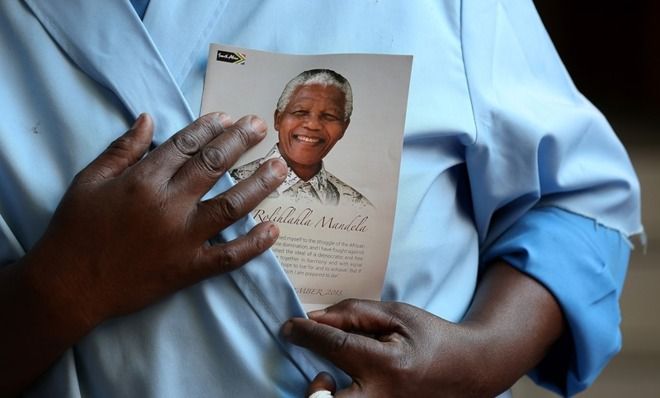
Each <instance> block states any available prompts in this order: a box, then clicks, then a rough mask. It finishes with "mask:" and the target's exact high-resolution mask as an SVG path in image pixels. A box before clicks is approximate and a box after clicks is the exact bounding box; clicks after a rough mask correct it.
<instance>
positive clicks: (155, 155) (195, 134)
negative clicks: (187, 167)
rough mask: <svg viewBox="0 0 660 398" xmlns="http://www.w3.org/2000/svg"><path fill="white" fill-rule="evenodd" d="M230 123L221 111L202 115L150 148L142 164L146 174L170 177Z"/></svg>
mask: <svg viewBox="0 0 660 398" xmlns="http://www.w3.org/2000/svg"><path fill="white" fill-rule="evenodd" d="M230 125H231V119H230V118H229V116H228V115H226V114H224V113H220V112H214V113H209V114H207V115H204V116H202V117H200V118H199V119H197V120H195V121H194V122H192V123H191V124H189V125H188V126H186V127H184V128H183V129H182V130H180V131H179V132H177V133H176V134H174V135H173V136H172V137H170V138H169V139H168V140H167V141H165V142H164V143H162V144H161V145H159V146H158V147H157V148H156V149H154V150H153V151H151V153H149V155H148V156H147V157H146V158H145V162H143V165H142V167H144V168H146V171H147V172H148V173H149V174H155V175H158V176H160V177H162V178H170V177H171V176H173V175H174V173H176V171H177V170H179V168H180V167H181V165H183V164H184V163H185V162H186V161H187V160H188V159H190V158H191V157H192V156H194V155H195V154H196V153H197V152H199V151H200V150H201V149H202V148H203V147H204V145H206V144H207V143H209V142H210V141H211V140H213V139H214V138H215V137H217V136H218V135H219V134H220V133H222V132H223V131H224V129H225V127H229V126H230Z"/></svg>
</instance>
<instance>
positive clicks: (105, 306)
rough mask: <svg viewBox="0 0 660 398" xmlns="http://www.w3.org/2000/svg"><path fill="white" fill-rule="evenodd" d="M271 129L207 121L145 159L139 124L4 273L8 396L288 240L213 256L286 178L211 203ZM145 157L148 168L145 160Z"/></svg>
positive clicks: (267, 238)
mask: <svg viewBox="0 0 660 398" xmlns="http://www.w3.org/2000/svg"><path fill="white" fill-rule="evenodd" d="M265 134H266V125H265V124H264V122H263V121H262V120H261V119H259V118H257V117H255V116H248V117H244V118H242V119H240V120H238V121H237V122H236V123H232V121H231V120H230V119H229V118H228V116H226V115H223V114H219V113H215V114H209V115H206V116H203V117H201V118H200V119H198V120H197V121H195V122H194V123H192V124H191V125H189V126H187V127H186V128H184V129H183V130H181V131H180V132H178V133H177V134H175V135H174V136H173V137H172V138H171V139H170V140H168V141H167V142H165V143H163V144H162V145H160V146H159V147H157V148H156V149H155V150H153V151H151V152H150V153H149V154H147V155H146V156H144V154H145V153H146V152H147V150H148V148H149V145H150V144H151V140H152V135H153V122H152V120H151V119H150V117H149V116H146V115H142V116H141V117H140V118H139V119H138V120H137V121H136V123H135V125H134V126H133V127H132V128H131V129H130V130H129V131H128V132H126V134H124V135H123V136H122V137H120V138H119V139H117V140H116V141H115V142H114V143H112V144H111V145H110V146H109V147H108V149H107V150H106V151H105V152H104V153H102V154H101V155H100V156H99V157H98V158H97V159H96V160H94V161H93V162H92V163H91V164H90V165H89V166H88V167H86V168H85V169H84V170H82V171H81V172H80V173H79V174H78V175H77V176H76V177H75V179H74V181H73V183H72V184H71V186H70V187H69V189H68V190H67V192H66V194H65V195H64V197H63V198H62V201H61V202H60V204H59V206H58V208H57V210H56V211H55V214H54V215H53V218H52V220H51V222H50V224H49V226H48V228H47V230H46V232H45V233H44V235H43V237H42V238H41V240H40V241H39V242H38V243H37V244H36V245H35V246H34V247H33V248H32V249H31V250H30V251H29V252H28V253H27V254H26V255H25V256H24V257H23V258H21V259H20V260H19V261H18V262H17V263H15V264H12V265H10V266H8V267H4V268H3V269H2V270H0V319H2V320H3V326H2V327H1V328H0V375H2V376H1V377H0V396H2V397H5V396H14V395H17V394H18V393H19V392H20V391H21V390H23V389H24V388H25V387H27V386H28V385H29V384H30V383H31V382H32V381H34V380H35V379H36V378H37V377H38V376H39V375H40V374H41V373H42V372H44V371H45V370H46V369H47V368H48V367H49V366H50V365H51V364H52V363H53V362H54V361H55V360H56V359H57V358H58V357H59V356H60V355H61V354H62V353H63V352H64V351H65V350H66V349H67V348H69V347H71V346H72V345H73V344H75V343H76V342H77V341H78V340H79V339H80V338H82V337H83V336H85V335H86V334H88V333H89V332H90V331H91V330H92V329H94V327H96V326H97V325H99V324H100V323H101V322H103V321H104V320H106V319H109V318H113V317H117V316H120V315H124V314H128V313H131V312H135V311H138V310H140V309H141V308H144V307H146V306H147V305H149V304H151V303H154V302H155V301H157V300H159V299H161V298H163V297H165V296H167V295H169V294H172V293H174V292H176V291H177V290H180V289H183V288H185V287H187V286H190V285H192V284H194V283H196V282H199V281H201V280H203V279H205V278H209V277H211V276H214V275H218V274H221V273H224V272H228V271H231V270H234V269H236V268H238V267H240V266H241V265H243V264H244V263H246V262H247V261H248V260H250V259H251V258H253V257H255V256H257V255H259V254H260V253H262V252H263V251H265V250H266V249H268V248H269V247H270V246H271V245H272V244H273V243H274V242H275V240H276V239H277V236H278V233H279V230H278V229H277V227H276V226H275V225H274V224H272V223H262V224H259V225H257V226H256V227H254V228H253V229H252V230H251V231H250V232H249V233H248V234H247V235H245V236H241V237H239V238H237V239H236V240H234V241H231V242H227V243H223V244H215V245H210V244H209V243H208V240H209V239H210V238H211V237H213V236H215V235H216V234H217V233H218V232H219V231H221V230H223V229H224V228H226V227H228V226H229V225H231V224H232V223H234V222H235V221H236V220H238V219H240V218H241V217H243V216H244V215H246V214H248V213H249V212H250V211H251V210H252V209H253V208H254V207H255V206H256V205H257V204H258V203H259V202H261V201H262V200H263V199H264V198H265V197H267V196H268V194H269V193H270V192H272V191H273V190H274V189H275V188H276V187H277V186H278V185H279V184H281V183H282V181H283V180H284V177H285V175H286V170H287V169H286V165H285V164H284V162H282V161H280V160H274V161H269V162H267V163H265V164H264V165H263V166H262V167H261V168H260V169H259V170H258V171H257V173H255V175H254V176H252V177H250V178H248V179H246V180H244V181H242V182H240V183H239V184H238V185H236V186H235V187H233V188H232V189H230V190H228V191H227V192H225V193H222V194H220V195H219V196H217V197H214V198H211V199H208V200H204V201H202V200H201V198H202V196H203V195H204V194H205V193H206V192H207V191H208V190H209V189H210V188H211V187H212V186H213V185H214V183H215V182H216V181H217V179H218V178H219V177H220V176H221V175H222V174H224V173H225V172H226V170H227V169H228V168H229V167H231V166H232V165H233V164H234V163H235V161H236V160H237V159H238V157H239V156H240V155H241V154H242V153H243V152H245V150H247V149H248V148H249V147H251V146H253V145H254V144H256V143H257V142H259V141H260V140H261V139H262V138H263V137H264V136H265ZM143 156H144V157H143Z"/></svg>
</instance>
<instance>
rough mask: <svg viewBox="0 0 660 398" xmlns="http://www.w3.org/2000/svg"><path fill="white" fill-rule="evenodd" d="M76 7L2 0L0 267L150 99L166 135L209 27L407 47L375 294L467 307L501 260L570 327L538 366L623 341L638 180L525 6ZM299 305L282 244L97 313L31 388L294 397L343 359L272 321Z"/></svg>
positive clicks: (451, 313)
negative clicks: (222, 271)
mask: <svg viewBox="0 0 660 398" xmlns="http://www.w3.org/2000/svg"><path fill="white" fill-rule="evenodd" d="M67 5H68V6H64V5H63V4H62V2H52V1H48V0H25V1H3V2H0V57H1V58H0V59H2V61H1V62H0V87H2V90H0V110H1V112H2V117H1V118H0V184H1V186H2V191H1V192H0V217H1V219H0V220H2V221H4V222H0V226H3V228H1V229H0V231H2V232H1V234H0V264H6V263H9V262H11V261H13V260H15V259H16V258H18V257H19V256H20V255H21V251H22V250H29V248H30V247H32V246H33V245H34V243H35V242H36V240H37V239H38V238H39V237H40V235H41V234H42V232H43V231H44V229H45V227H46V225H47V223H48V221H49V219H50V216H51V215H52V213H53V211H54V209H55V207H56V205H57V203H58V201H59V200H60V198H61V197H62V195H63V193H64V191H65V189H66V187H67V185H68V184H69V182H70V181H71V179H72V178H73V176H74V174H75V173H76V172H77V171H78V170H80V169H81V168H82V167H84V166H85V165H86V164H87V163H88V162H89V161H91V160H92V159H93V158H94V157H95V156H96V155H97V154H98V153H100V152H101V151H102V150H103V149H104V148H105V146H107V145H108V144H109V143H110V142H111V141H112V140H113V139H114V138H116V137H117V136H118V135H119V134H121V133H122V132H123V131H125V130H126V129H127V128H128V126H129V125H130V124H132V121H133V120H134V119H135V117H136V116H137V115H138V114H139V113H140V112H143V111H146V112H149V113H151V114H152V115H153V117H154V119H155V121H156V136H155V141H156V143H160V142H162V141H164V140H165V139H166V138H167V137H168V136H169V135H171V134H172V133H174V132H175V131H177V130H178V129H180V128H181V127H183V126H185V125H186V124H188V123H189V122H190V121H192V120H193V119H194V118H195V116H196V115H197V113H198V111H199V108H200V100H201V91H202V84H203V74H204V71H205V62H206V55H207V51H208V44H209V43H210V42H220V43H226V44H231V45H236V46H243V47H249V48H254V49H259V50H268V51H279V52H287V53H338V52H366V53H373V52H375V53H398V54H413V55H414V61H413V77H412V82H411V89H410V98H409V102H408V105H409V106H408V112H407V121H406V132H405V142H404V152H403V163H402V167H401V183H400V189H399V201H398V205H397V211H396V224H395V232H394V238H393V247H392V252H391V256H390V261H389V269H388V273H387V277H386V286H385V289H384V292H383V298H384V299H388V300H402V301H406V302H409V303H412V304H414V305H417V306H420V307H423V308H425V309H427V310H428V311H431V312H433V313H435V314H437V315H439V316H442V317H444V318H446V319H449V320H452V321H458V320H460V319H461V318H462V316H463V315H464V313H465V311H466V309H467V307H468V305H469V303H470V300H471V298H472V296H473V294H474V290H475V285H476V281H477V276H478V271H479V265H480V264H482V263H485V262H487V261H489V260H490V259H494V258H498V257H500V258H504V259H506V260H507V261H510V262H511V263H512V264H513V265H514V266H516V267H518V268H519V269H522V270H523V271H524V272H527V273H529V274H530V275H532V276H534V277H535V278H537V279H539V280H540V281H541V282H543V283H544V284H545V285H546V286H548V288H549V289H551V291H552V292H553V294H554V295H555V297H557V299H558V300H559V302H560V303H561V305H562V307H563V309H564V312H565V314H566V317H567V320H568V322H569V324H570V330H571V331H572V341H573V350H574V351H568V352H560V351H558V352H557V353H552V354H551V355H556V356H557V357H558V361H557V362H555V363H553V364H552V365H553V366H545V365H546V364H545V363H544V364H543V365H542V366H541V367H539V368H538V369H536V370H535V371H534V375H535V376H536V377H538V378H539V379H540V380H541V382H543V383H545V384H547V385H550V386H551V387H552V388H554V389H556V390H563V391H566V392H567V393H574V392H576V391H577V390H579V389H581V388H584V387H585V386H586V385H588V384H589V383H590V382H591V381H592V380H593V379H594V377H595V376H596V375H597V373H598V372H599V371H600V369H601V368H602V367H603V366H604V364H605V363H606V361H607V360H608V359H609V358H610V357H611V356H612V355H613V354H614V353H615V352H616V351H617V350H618V347H619V345H620V333H619V330H618V322H619V310H618V295H619V293H620V289H621V285H622V283H623V278H624V274H625V267H626V263H627V255H628V247H627V245H626V240H625V237H626V236H629V235H632V234H635V233H639V232H641V225H640V219H639V187H638V184H637V180H636V178H635V175H634V172H633V170H632V167H631V165H630V162H629V160H628V157H627V155H626V153H625V151H624V150H623V148H622V146H621V144H620V143H619V142H618V140H617V139H616V137H615V136H614V134H613V133H612V131H611V129H610V127H609V126H608V124H607V123H606V121H605V119H604V118H603V117H602V116H601V115H600V114H599V113H598V112H597V110H595V109H594V108H593V106H592V105H591V104H589V103H588V102H587V101H586V100H585V99H584V98H583V97H582V96H581V95H580V94H579V93H578V92H577V91H576V90H575V88H574V87H573V85H572V83H571V81H570V79H569V78H568V76H567V74H566V72H565V70H564V68H563V67H562V65H561V63H560V60H559V58H558V57H557V55H556V53H555V51H554V49H553V47H552V45H551V43H550V41H549V39H548V37H547V35H546V33H545V31H544V30H543V28H542V25H541V23H540V21H539V18H538V16H537V15H536V12H535V11H534V9H533V6H532V4H531V1H530V2H526V1H513V0H511V1H506V0H502V1H495V0H469V1H467V0H466V1H463V2H461V1H459V0H444V1H431V0H419V1H415V2H410V1H403V0H400V1H394V0H381V1H373V0H369V1H367V0H364V1H355V0H317V1H314V2H310V1H305V0H269V1H263V0H235V1H231V0H215V1H205V0H197V1H184V0H179V1H175V0H172V1H157V0H153V1H151V3H150V4H149V7H148V9H147V12H146V14H145V15H144V20H143V21H140V19H139V17H138V15H137V14H136V12H135V11H134V10H133V8H132V6H131V3H130V2H129V0H124V1H101V0H98V1H94V0H69V1H68V2H67ZM143 22H144V23H143ZM245 95H250V93H245ZM234 116H240V115H234ZM230 184H231V182H230V181H229V179H228V178H223V179H222V180H221V181H220V182H219V184H218V185H217V186H216V187H215V188H214V189H213V191H212V194H213V193H217V192H220V191H222V190H224V189H226V188H227V187H228V186H229V185H230ZM560 209H563V210H560ZM127 222H128V221H127ZM250 225H252V221H250V220H246V221H245V222H242V223H239V224H238V225H236V226H235V227H233V228H230V229H228V230H226V231H224V233H223V236H224V237H225V238H226V239H231V238H232V237H234V236H237V235H238V234H240V233H243V232H244V231H245V230H246V229H247V228H249V226H250ZM603 226H607V228H605V227H603ZM93 227H94V226H90V228H93ZM617 231H619V232H620V233H621V234H622V235H621V234H620V233H619V232H617ZM548 232H552V234H549V233H548ZM574 286H584V287H585V289H584V291H581V292H579V291H576V290H580V289H575V288H574ZM302 315H303V311H302V309H301V307H300V304H299V302H298V300H297V298H296V297H295V293H294V291H293V289H292V288H291V286H290V284H289V282H288V280H287V279H286V276H285V274H284V272H283V270H282V269H281V267H280V266H279V265H278V264H277V262H276V260H275V258H274V256H273V255H272V254H270V253H268V254H265V255H263V256H262V257H260V258H259V259H257V260H254V261H252V262H251V263H250V264H248V265H247V266H245V267H244V268H242V269H241V270H239V271H236V272H234V273H232V274H231V275H224V276H219V277H215V278H212V279H209V280H207V281H204V282H202V283H199V284H198V285H196V286H194V287H192V288H189V289H186V290H185V291H182V292H179V293H177V294H175V295H173V296H171V297H169V298H167V299H165V300H163V301H162V302H160V303H158V304H156V305H154V306H151V307H149V308H147V309H145V310H143V311H141V312H139V313H136V314H133V315H131V316H127V317H122V318H119V319H114V320H110V321H107V322H105V323H104V324H102V325H101V326H100V327H98V328H97V329H96V330H94V331H93V332H92V333H91V334H90V335H88V336H87V337H85V338H84V339H83V340H82V341H80V342H79V343H78V344H77V345H76V346H75V347H74V348H72V349H71V350H69V351H68V352H67V353H66V354H64V355H63V357H62V358H61V359H60V360H59V361H58V362H57V364H56V365H55V366H53V368H52V369H51V370H50V371H49V372H48V373H47V374H45V375H44V376H43V377H42V378H41V379H40V380H39V381H38V382H37V383H36V384H35V385H34V386H33V387H32V388H31V389H30V391H29V392H28V393H27V396H30V397H40V396H44V397H51V396H60V397H80V396H95V397H120V396H121V397H124V396H135V397H181V396H213V397H215V396H228V397H252V396H263V397H267V396H272V397H280V396H292V397H296V396H302V394H303V392H304V390H305V388H306V385H307V381H308V380H309V379H310V378H312V377H313V376H315V375H316V373H317V372H318V371H319V370H321V369H326V370H327V369H332V368H330V367H329V365H328V364H327V363H325V362H324V361H323V360H321V359H319V358H317V357H315V356H314V355H312V354H310V353H309V352H307V351H305V350H302V349H299V348H296V347H292V346H290V345H287V344H285V343H283V342H282V341H281V340H280V339H279V338H278V337H277V333H278V330H279V327H280V325H281V324H282V323H283V322H284V321H285V320H286V319H288V318H289V317H292V316H302ZM552 358H554V357H552ZM335 374H338V373H337V372H336V371H335Z"/></svg>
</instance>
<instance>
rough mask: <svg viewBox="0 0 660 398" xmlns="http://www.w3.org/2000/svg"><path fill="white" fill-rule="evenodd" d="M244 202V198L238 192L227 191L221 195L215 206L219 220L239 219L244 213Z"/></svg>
mask: <svg viewBox="0 0 660 398" xmlns="http://www.w3.org/2000/svg"><path fill="white" fill-rule="evenodd" d="M243 203H244V200H243V198H242V197H241V196H240V195H238V194H236V193H233V194H230V193H226V194H223V195H222V196H220V197H219V198H218V200H217V202H216V206H215V209H216V211H217V215H216V217H217V219H218V221H219V222H226V221H228V220H231V221H233V220H237V219H239V218H240V217H241V216H242V215H243Z"/></svg>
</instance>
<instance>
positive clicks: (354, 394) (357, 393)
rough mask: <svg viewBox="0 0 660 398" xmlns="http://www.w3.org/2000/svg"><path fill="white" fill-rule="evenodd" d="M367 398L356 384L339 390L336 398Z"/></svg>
mask: <svg viewBox="0 0 660 398" xmlns="http://www.w3.org/2000/svg"><path fill="white" fill-rule="evenodd" d="M364 397H367V395H365V393H364V392H363V391H362V388H361V387H360V386H359V385H358V384H356V383H353V384H351V385H350V387H348V388H346V389H343V390H339V391H337V393H336V394H335V398H364Z"/></svg>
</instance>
